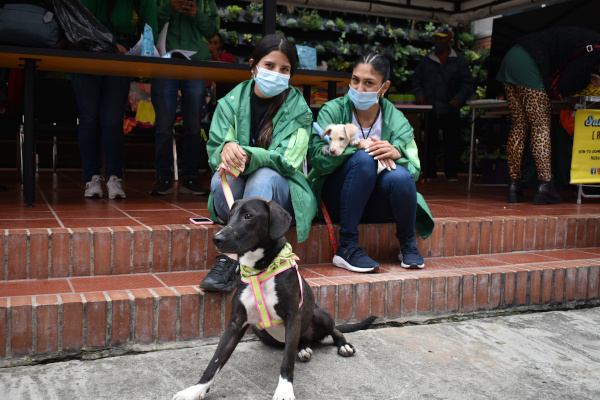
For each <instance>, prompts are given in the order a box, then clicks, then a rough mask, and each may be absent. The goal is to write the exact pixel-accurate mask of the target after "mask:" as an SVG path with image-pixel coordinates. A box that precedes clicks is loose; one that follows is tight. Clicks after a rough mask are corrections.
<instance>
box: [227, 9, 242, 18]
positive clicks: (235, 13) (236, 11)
mask: <svg viewBox="0 0 600 400" xmlns="http://www.w3.org/2000/svg"><path fill="white" fill-rule="evenodd" d="M227 9H228V10H229V15H231V18H232V19H238V17H239V16H240V13H241V12H242V7H240V6H227Z"/></svg>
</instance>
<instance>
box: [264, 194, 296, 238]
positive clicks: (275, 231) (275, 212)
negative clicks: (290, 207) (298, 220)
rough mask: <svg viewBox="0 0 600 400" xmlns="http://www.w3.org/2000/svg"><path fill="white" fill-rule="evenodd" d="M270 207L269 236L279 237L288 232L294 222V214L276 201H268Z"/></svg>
mask: <svg viewBox="0 0 600 400" xmlns="http://www.w3.org/2000/svg"><path fill="white" fill-rule="evenodd" d="M267 207H268V208H269V236H270V237H271V239H273V240H275V239H279V238H280V237H282V236H283V235H285V234H286V232H287V231H288V229H290V224H291V223H292V216H291V215H290V213H288V212H287V211H285V210H284V209H283V207H281V206H280V205H279V204H277V203H275V202H274V201H269V202H267Z"/></svg>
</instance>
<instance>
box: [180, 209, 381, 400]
mask: <svg viewBox="0 0 600 400" xmlns="http://www.w3.org/2000/svg"><path fill="white" fill-rule="evenodd" d="M291 219H292V218H291V216H290V214H289V213H287V212H286V211H285V210H284V209H283V208H282V207H281V206H279V205H278V204H277V203H275V202H272V201H267V200H265V199H262V198H256V197H255V198H248V199H243V200H238V201H236V202H235V203H234V204H233V207H232V208H231V212H230V214H229V223H228V224H227V225H226V226H225V227H224V228H223V229H222V230H221V231H219V232H218V233H217V234H216V235H215V236H214V237H213V242H214V244H215V246H216V247H217V249H218V250H219V252H221V253H230V254H237V255H238V257H239V261H240V264H242V265H243V266H246V267H250V268H253V269H254V270H255V271H256V270H259V271H263V270H264V271H266V270H267V269H269V265H270V264H271V262H272V261H273V260H274V259H276V258H277V257H278V255H279V254H280V252H281V251H282V249H284V247H286V245H287V240H286V239H285V237H284V235H285V233H286V232H287V231H288V229H289V227H290V222H291ZM260 285H261V293H260V294H261V295H262V299H263V301H264V303H265V305H266V309H267V311H268V314H269V315H270V316H271V317H272V318H274V319H281V320H283V324H281V325H278V326H273V327H270V328H266V329H262V330H259V329H258V328H257V327H256V326H255V324H257V323H259V322H260V321H261V312H260V311H259V309H258V308H257V300H256V299H255V294H254V293H255V291H253V289H252V286H251V285H250V284H247V283H244V282H242V283H241V284H240V286H239V287H238V289H237V291H236V292H235V294H234V296H233V299H232V306H231V318H230V319H229V323H228V325H227V329H226V330H225V332H224V333H223V336H222V337H221V340H220V341H219V344H218V346H217V350H216V351H215V354H214V355H213V357H212V359H211V361H210V364H209V365H208V367H207V368H206V370H205V371H204V374H202V377H201V378H200V381H199V382H198V383H197V384H196V385H194V386H191V387H189V388H187V389H185V390H182V391H181V392H179V393H177V394H176V395H175V396H173V400H199V399H204V397H205V395H206V393H208V391H209V389H210V387H211V385H212V383H213V381H214V378H215V375H216V374H217V373H218V372H219V371H220V370H221V369H222V368H223V366H224V365H225V363H226V362H227V360H228V359H229V357H230V356H231V354H232V353H233V350H234V349H235V347H236V346H237V344H238V343H239V341H240V340H241V339H242V337H243V336H244V333H245V332H246V328H247V326H248V325H251V326H252V330H253V332H254V333H255V334H256V335H257V336H258V337H259V339H260V340H261V341H262V342H263V343H265V344H268V345H272V346H278V347H284V355H283V360H282V363H281V369H280V374H279V385H278V386H277V389H276V390H275V394H274V396H273V399H274V400H293V399H295V398H296V397H295V396H294V388H293V385H292V383H293V380H294V362H295V358H296V355H297V356H298V358H299V359H300V360H301V361H309V360H310V358H311V355H312V350H311V348H310V346H311V345H312V344H315V343H317V342H319V341H321V340H323V339H324V338H325V337H327V336H328V335H331V337H332V338H333V341H334V343H335V345H336V346H337V348H338V353H339V354H340V355H342V356H344V357H349V356H352V355H354V353H356V349H355V348H354V346H352V345H351V344H350V343H348V342H347V341H346V339H345V338H344V335H343V334H342V332H354V331H357V330H361V329H365V328H367V327H368V326H369V325H370V324H371V323H372V322H373V321H374V320H375V319H376V317H373V316H371V317H369V318H367V319H365V320H363V321H361V322H359V323H356V324H348V325H341V326H338V327H336V326H335V325H334V322H333V318H332V317H331V315H330V314H329V313H328V312H327V311H325V310H324V309H323V308H321V306H319V305H318V304H317V303H316V302H315V298H314V294H313V291H312V289H311V288H310V286H309V285H308V283H306V281H305V280H304V278H302V277H301V276H300V275H299V274H298V272H297V269H296V268H288V269H286V270H284V271H283V272H281V273H279V274H277V275H275V276H274V277H273V278H272V279H268V280H265V281H264V282H262V284H260ZM300 285H302V287H301V286H300ZM263 321H264V319H263Z"/></svg>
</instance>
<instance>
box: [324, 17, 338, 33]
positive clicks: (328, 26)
mask: <svg viewBox="0 0 600 400" xmlns="http://www.w3.org/2000/svg"><path fill="white" fill-rule="evenodd" d="M324 26H325V28H326V29H328V30H330V31H332V30H333V28H335V22H333V20H331V19H328V20H327V21H325V24H324Z"/></svg>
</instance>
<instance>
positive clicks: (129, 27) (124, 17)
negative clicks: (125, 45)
mask: <svg viewBox="0 0 600 400" xmlns="http://www.w3.org/2000/svg"><path fill="white" fill-rule="evenodd" d="M139 1H140V14H141V15H137V13H136V12H135V6H134V0H117V1H116V2H115V7H114V9H113V10H112V13H111V15H110V22H109V20H108V18H107V15H106V3H107V1H106V0H81V2H82V3H83V4H84V5H85V6H86V7H87V8H88V10H90V11H91V12H92V14H94V16H95V17H96V18H98V21H100V23H102V25H104V26H105V27H107V28H108V29H109V30H110V31H111V32H112V33H113V34H114V35H115V39H116V40H118V39H120V38H121V39H123V38H128V39H131V45H134V44H135V43H136V42H137V41H138V40H139V35H141V34H142V33H143V32H137V34H136V29H137V23H138V19H140V18H141V20H142V24H141V26H142V29H143V27H144V25H145V24H148V25H149V26H150V27H151V28H152V34H153V35H154V42H155V43H156V39H157V38H158V33H159V32H158V24H157V22H156V0H139Z"/></svg>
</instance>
